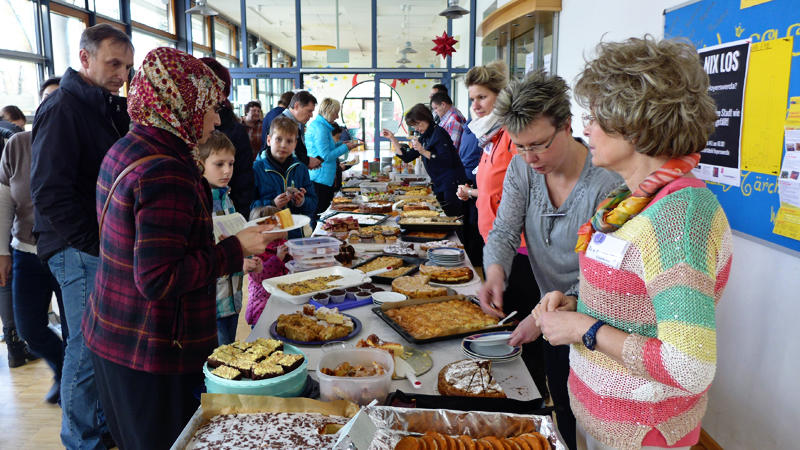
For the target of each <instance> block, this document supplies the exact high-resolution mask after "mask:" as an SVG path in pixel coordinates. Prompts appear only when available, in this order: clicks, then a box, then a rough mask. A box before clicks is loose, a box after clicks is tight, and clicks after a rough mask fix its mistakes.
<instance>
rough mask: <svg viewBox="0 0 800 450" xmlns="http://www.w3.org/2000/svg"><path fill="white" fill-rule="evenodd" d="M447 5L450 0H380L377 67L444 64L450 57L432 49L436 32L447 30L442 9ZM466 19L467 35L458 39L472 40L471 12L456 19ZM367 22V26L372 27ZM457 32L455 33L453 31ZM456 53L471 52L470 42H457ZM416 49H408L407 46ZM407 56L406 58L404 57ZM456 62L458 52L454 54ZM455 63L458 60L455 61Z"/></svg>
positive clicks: (439, 66)
mask: <svg viewBox="0 0 800 450" xmlns="http://www.w3.org/2000/svg"><path fill="white" fill-rule="evenodd" d="M446 7H447V0H435V1H434V0H431V1H426V2H414V3H413V4H412V3H409V2H398V1H396V0H378V10H377V12H376V15H377V22H378V23H377V24H376V26H377V28H378V67H408V68H423V69H424V68H442V67H446V66H447V60H446V59H444V58H442V57H441V56H440V55H437V54H436V53H434V52H432V51H431V48H432V47H433V45H434V44H433V42H431V40H432V39H433V38H434V37H436V36H441V35H442V32H444V31H446V30H447V19H445V18H444V17H442V16H440V15H439V13H440V12H441V11H442V10H443V9H445V8H446ZM459 20H461V21H465V22H466V23H467V34H466V37H464V36H458V37H456V39H457V40H459V41H461V40H466V41H469V38H468V37H469V22H468V21H469V16H463V17H462V18H460V19H456V20H455V21H453V29H454V30H455V29H456V26H455V22H457V21H459ZM368 27H369V25H367V28H366V30H369V28H368ZM454 34H455V33H454ZM455 47H456V54H457V53H458V52H462V51H464V49H467V50H466V52H467V54H469V48H468V46H467V45H461V42H459V43H457V44H456V45H455ZM409 48H410V49H412V50H413V51H408V50H407V49H409ZM404 58H405V59H404ZM454 62H455V54H454ZM453 65H454V66H455V64H453Z"/></svg>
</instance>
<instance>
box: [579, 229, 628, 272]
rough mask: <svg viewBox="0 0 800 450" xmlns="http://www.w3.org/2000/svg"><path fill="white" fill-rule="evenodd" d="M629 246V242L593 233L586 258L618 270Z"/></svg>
mask: <svg viewBox="0 0 800 450" xmlns="http://www.w3.org/2000/svg"><path fill="white" fill-rule="evenodd" d="M629 245H630V242H628V241H625V240H623V239H620V238H617V237H614V236H611V235H610V234H605V233H600V232H599V231H598V232H595V233H594V235H593V236H592V240H591V242H589V247H588V248H587V249H586V256H587V257H589V258H592V259H593V260H595V261H600V262H601V263H603V264H606V265H609V266H611V267H613V268H615V269H619V266H620V265H622V258H624V257H625V252H627V251H628V246H629Z"/></svg>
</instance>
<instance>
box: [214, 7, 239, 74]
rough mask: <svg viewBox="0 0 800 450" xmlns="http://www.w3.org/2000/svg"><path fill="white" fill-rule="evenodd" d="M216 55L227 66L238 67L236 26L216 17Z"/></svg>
mask: <svg viewBox="0 0 800 450" xmlns="http://www.w3.org/2000/svg"><path fill="white" fill-rule="evenodd" d="M214 55H215V57H216V58H217V60H218V61H219V62H220V64H222V65H223V66H225V67H238V65H239V60H238V59H237V57H236V28H235V27H234V26H233V25H232V24H230V23H228V22H226V21H224V20H221V19H214Z"/></svg>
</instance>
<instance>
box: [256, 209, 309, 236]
mask: <svg viewBox="0 0 800 450" xmlns="http://www.w3.org/2000/svg"><path fill="white" fill-rule="evenodd" d="M292 221H293V222H294V225H292V226H291V227H288V228H273V229H271V230H269V231H264V234H268V233H283V232H285V231H292V230H296V229H298V228H303V227H304V226H306V225H308V224H309V223H311V218H310V217H308V216H304V215H302V214H292Z"/></svg>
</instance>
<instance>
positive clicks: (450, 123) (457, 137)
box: [439, 106, 467, 149]
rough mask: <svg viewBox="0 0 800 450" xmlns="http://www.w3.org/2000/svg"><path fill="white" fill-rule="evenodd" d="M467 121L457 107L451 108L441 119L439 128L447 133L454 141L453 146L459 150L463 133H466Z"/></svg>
mask: <svg viewBox="0 0 800 450" xmlns="http://www.w3.org/2000/svg"><path fill="white" fill-rule="evenodd" d="M465 123H467V119H465V118H464V116H463V115H462V114H461V111H459V110H457V109H456V107H455V106H451V107H450V110H448V111H447V113H446V114H445V115H444V116H442V117H441V119H439V126H440V127H442V128H444V130H445V131H447V134H449V135H450V139H452V140H453V145H454V146H455V147H456V149H458V147H459V146H461V133H462V132H463V131H464V124H465Z"/></svg>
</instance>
